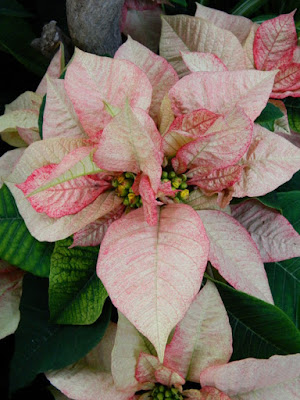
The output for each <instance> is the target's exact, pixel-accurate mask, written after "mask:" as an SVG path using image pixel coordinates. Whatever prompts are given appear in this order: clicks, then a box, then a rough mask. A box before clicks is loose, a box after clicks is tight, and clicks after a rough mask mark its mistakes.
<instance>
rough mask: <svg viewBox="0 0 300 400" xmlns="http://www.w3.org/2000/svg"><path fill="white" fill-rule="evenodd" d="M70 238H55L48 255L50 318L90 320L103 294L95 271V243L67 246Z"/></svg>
mask: <svg viewBox="0 0 300 400" xmlns="http://www.w3.org/2000/svg"><path fill="white" fill-rule="evenodd" d="M72 242H73V240H72V239H71V238H68V239H65V240H60V241H58V242H56V243H55V248H54V251H53V254H52V257H51V268H50V277H49V279H50V286H49V307H50V315H51V320H52V321H53V322H56V323H59V324H73V325H75V324H77V325H86V324H92V323H93V322H95V321H96V319H97V318H98V317H99V316H100V314H101V312H102V308H103V305H104V302H105V300H106V298H107V292H106V290H105V288H104V286H103V284H102V282H101V281H100V279H99V278H98V276H97V274H96V264H97V259H98V253H99V246H97V247H74V248H71V249H70V248H69V246H71V244H72Z"/></svg>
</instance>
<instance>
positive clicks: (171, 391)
mask: <svg viewBox="0 0 300 400" xmlns="http://www.w3.org/2000/svg"><path fill="white" fill-rule="evenodd" d="M151 399H152V400H164V399H166V400H183V396H182V394H181V393H180V392H179V390H178V389H176V388H174V387H172V388H169V387H167V386H164V385H156V386H155V388H154V389H153V390H152V392H151Z"/></svg>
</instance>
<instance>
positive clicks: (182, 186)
mask: <svg viewBox="0 0 300 400" xmlns="http://www.w3.org/2000/svg"><path fill="white" fill-rule="evenodd" d="M186 180H187V177H186V175H185V174H180V175H177V174H176V172H175V171H170V172H168V171H163V172H162V174H161V181H162V182H170V183H171V186H172V189H174V190H179V192H177V194H176V197H175V198H174V202H175V203H182V202H184V201H186V200H188V198H189V195H190V190H189V189H188V184H187V183H186Z"/></svg>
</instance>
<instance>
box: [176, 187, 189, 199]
mask: <svg viewBox="0 0 300 400" xmlns="http://www.w3.org/2000/svg"><path fill="white" fill-rule="evenodd" d="M189 195H190V191H189V190H188V189H184V190H182V191H181V192H180V193H179V196H180V198H181V200H187V199H188V198H189Z"/></svg>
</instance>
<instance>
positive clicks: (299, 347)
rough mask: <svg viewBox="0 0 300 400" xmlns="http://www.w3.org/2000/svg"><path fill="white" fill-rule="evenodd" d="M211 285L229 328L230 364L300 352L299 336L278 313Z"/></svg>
mask: <svg viewBox="0 0 300 400" xmlns="http://www.w3.org/2000/svg"><path fill="white" fill-rule="evenodd" d="M210 279H211V278H210ZM213 281H214V282H215V284H216V285H217V287H218V290H219V292H220V295H221V297H222V300H223V303H224V305H225V307H226V310H227V313H228V315H229V319H230V323H231V326H232V331H233V355H232V360H240V359H243V358H248V357H254V358H269V357H271V356H272V355H275V354H294V353H298V352H300V332H299V330H298V329H297V328H296V326H295V325H294V324H293V322H292V321H291V320H290V319H289V317H288V316H287V315H286V314H285V313H284V312H283V311H282V310H280V309H279V308H278V307H276V306H274V305H272V304H269V303H265V302H264V301H262V300H259V299H257V298H255V297H252V296H249V295H248V294H246V293H243V292H239V291H237V290H235V289H233V288H231V287H230V286H228V285H226V284H224V283H221V282H217V281H215V280H213Z"/></svg>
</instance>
